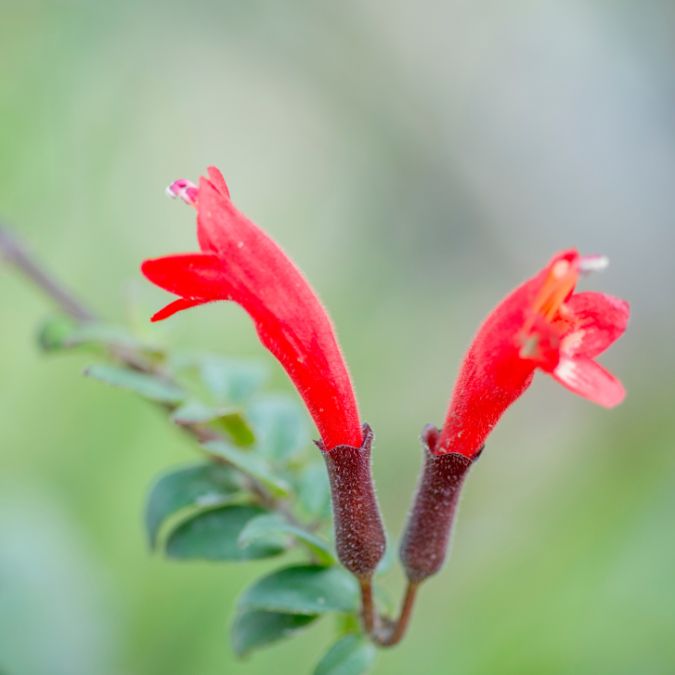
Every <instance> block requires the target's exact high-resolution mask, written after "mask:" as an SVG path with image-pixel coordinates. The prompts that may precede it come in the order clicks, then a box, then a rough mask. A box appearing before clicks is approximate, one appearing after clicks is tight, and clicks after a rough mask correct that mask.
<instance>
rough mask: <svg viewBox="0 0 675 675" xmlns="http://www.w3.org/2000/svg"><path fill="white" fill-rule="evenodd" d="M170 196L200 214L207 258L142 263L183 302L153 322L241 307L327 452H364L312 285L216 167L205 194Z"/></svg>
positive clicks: (340, 363) (184, 187)
mask: <svg viewBox="0 0 675 675" xmlns="http://www.w3.org/2000/svg"><path fill="white" fill-rule="evenodd" d="M167 191H168V193H169V195H170V196H172V197H180V198H181V199H183V201H185V202H186V203H188V204H191V205H193V206H195V207H196V209H197V239H198V241H199V247H200V249H201V252H200V253H185V254H179V255H171V256H167V257H164V258H156V259H154V260H146V261H145V262H144V263H143V264H142V266H141V271H142V272H143V274H144V275H145V276H146V277H147V278H148V279H149V280H150V281H152V282H153V283H154V284H156V285H157V286H160V287H161V288H163V289H165V290H167V291H169V292H170V293H173V294H175V295H177V296H179V298H178V299H177V300H175V301H174V302H172V303H170V304H169V305H167V306H166V307H165V308H164V309H162V310H160V311H159V312H157V313H156V314H155V315H154V316H153V317H152V320H153V321H160V320H162V319H166V318H167V317H169V316H171V315H172V314H175V313H176V312H179V311H181V310H183V309H188V308H190V307H194V306H196V305H201V304H203V303H206V302H212V301H215V300H233V301H234V302H236V303H238V304H240V305H241V306H242V307H243V308H244V309H245V310H246V311H247V312H248V314H249V315H250V316H251V318H252V319H253V322H254V324H255V327H256V329H257V331H258V335H259V337H260V340H261V342H262V343H263V344H264V345H265V347H267V349H269V350H270V351H271V352H272V354H274V356H275V357H276V358H277V359H278V360H279V362H280V363H281V365H282V366H283V367H284V369H285V370H286V372H287V373H288V375H289V377H290V378H291V380H292V381H293V383H294V384H295V386H296V387H297V389H298V391H299V393H300V395H301V396H302V398H303V399H304V401H305V404H306V405H307V408H308V409H309V412H310V414H311V416H312V418H313V419H314V422H315V424H316V426H317V428H318V430H319V433H320V435H321V438H322V441H323V446H324V447H325V448H326V449H327V450H331V449H332V448H334V447H335V446H338V445H350V446H356V447H359V446H360V445H361V444H362V442H363V436H362V430H361V423H360V420H359V412H358V408H357V404H356V397H355V395H354V390H353V387H352V383H351V380H350V377H349V373H348V371H347V367H346V364H345V361H344V358H343V356H342V353H341V351H340V347H339V345H338V342H337V339H336V337H335V332H334V330H333V326H332V324H331V321H330V319H329V317H328V315H327V314H326V311H325V310H324V308H323V306H322V305H321V303H320V301H319V299H318V298H317V296H316V294H315V293H314V291H313V290H312V288H311V287H310V285H309V283H308V282H307V281H306V279H305V278H304V277H303V276H302V274H301V273H300V271H299V270H298V269H297V268H296V267H295V265H294V264H293V263H292V262H291V261H290V260H289V258H288V257H287V256H286V254H285V253H284V252H283V251H282V250H281V248H280V247H279V246H278V245H277V244H276V243H275V242H274V241H272V239H270V237H268V236H267V234H265V233H264V232H263V231H262V230H261V229H260V228H258V227H257V226H256V225H255V224H254V223H252V222H251V221H250V220H249V219H248V218H246V216H244V215H243V214H242V213H240V212H239V211H238V210H237V209H236V208H235V206H234V205H233V204H232V201H231V200H230V193H229V190H228V188H227V185H226V183H225V180H224V178H223V176H222V174H221V173H220V171H218V169H216V168H215V167H209V169H208V178H205V177H202V178H201V179H200V182H199V186H198V187H197V186H196V185H194V184H192V183H190V182H189V181H187V180H179V181H176V182H175V183H173V184H172V185H171V186H169V188H168V190H167Z"/></svg>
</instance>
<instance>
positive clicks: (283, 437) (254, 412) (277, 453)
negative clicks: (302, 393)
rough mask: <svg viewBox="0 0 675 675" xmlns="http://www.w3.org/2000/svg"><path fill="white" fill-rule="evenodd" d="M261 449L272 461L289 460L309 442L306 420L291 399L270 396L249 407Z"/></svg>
mask: <svg viewBox="0 0 675 675" xmlns="http://www.w3.org/2000/svg"><path fill="white" fill-rule="evenodd" d="M248 416H249V418H250V420H251V423H252V424H253V428H254V429H255V432H256V437H257V439H258V443H257V445H258V447H259V448H260V451H261V452H262V453H263V454H264V455H266V456H267V457H269V458H270V459H271V460H276V461H278V462H279V461H281V462H286V461H288V460H289V459H292V458H294V457H296V456H297V455H298V454H299V453H301V452H302V451H303V450H305V449H306V448H307V446H308V444H309V441H310V439H309V432H308V429H307V419H306V417H305V414H304V412H303V410H302V408H301V407H300V406H299V405H298V404H297V403H296V402H295V401H293V400H292V399H289V398H284V397H281V396H268V397H265V398H262V399H258V400H257V401H255V403H253V404H252V405H251V406H250V407H249V408H248Z"/></svg>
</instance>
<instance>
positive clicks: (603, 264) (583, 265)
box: [579, 255, 609, 273]
mask: <svg viewBox="0 0 675 675" xmlns="http://www.w3.org/2000/svg"><path fill="white" fill-rule="evenodd" d="M607 267H609V258H608V257H607V256H606V255H586V256H581V257H580V258H579V271H580V272H582V273H589V272H602V270H604V269H607Z"/></svg>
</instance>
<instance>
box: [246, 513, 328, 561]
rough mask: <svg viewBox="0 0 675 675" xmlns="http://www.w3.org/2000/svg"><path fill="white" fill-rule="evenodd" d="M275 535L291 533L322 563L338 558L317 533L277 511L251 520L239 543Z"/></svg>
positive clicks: (248, 542)
mask: <svg viewBox="0 0 675 675" xmlns="http://www.w3.org/2000/svg"><path fill="white" fill-rule="evenodd" d="M275 535H290V536H292V537H293V538H295V539H297V540H299V541H301V542H303V543H304V544H306V545H307V547H308V548H309V549H310V551H311V552H312V553H313V554H314V557H315V558H316V560H317V562H319V563H321V564H322V565H334V564H335V562H336V560H335V556H334V555H333V553H332V551H331V549H330V546H329V545H328V543H327V542H325V541H324V540H323V539H320V538H319V537H317V536H316V535H315V534H312V533H311V532H307V531H306V530H303V529H302V528H300V527H297V526H296V525H292V524H291V523H289V522H288V521H287V520H286V519H285V518H284V517H283V516H280V515H279V514H276V513H270V514H265V515H262V516H258V517H257V518H253V520H250V521H249V522H248V524H247V525H246V527H245V528H244V529H243V530H242V533H241V534H240V535H239V544H240V545H241V546H249V545H250V544H251V543H252V542H255V541H258V540H260V539H268V538H270V537H273V536H275Z"/></svg>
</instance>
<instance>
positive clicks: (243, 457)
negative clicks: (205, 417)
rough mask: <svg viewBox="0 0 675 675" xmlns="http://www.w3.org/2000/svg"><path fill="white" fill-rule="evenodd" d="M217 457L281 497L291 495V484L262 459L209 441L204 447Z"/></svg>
mask: <svg viewBox="0 0 675 675" xmlns="http://www.w3.org/2000/svg"><path fill="white" fill-rule="evenodd" d="M202 447H203V448H204V449H205V450H206V451H207V452H208V453H210V454H211V455H214V456H215V457H220V458H222V459H226V460H227V461H228V462H229V463H230V464H232V466H236V467H237V469H239V470H240V471H243V472H244V473H246V474H248V475H249V476H252V477H253V478H255V479H256V480H259V481H260V482H261V483H263V485H265V487H267V488H268V489H269V490H270V491H271V492H273V493H274V494H275V495H277V496H279V497H286V496H288V494H289V493H290V486H289V484H288V483H287V482H286V481H285V480H283V479H281V478H278V477H277V476H275V475H274V473H273V471H272V469H271V467H270V466H269V464H268V463H267V462H266V461H265V460H264V459H263V458H262V457H258V456H256V455H253V454H251V453H250V452H244V451H242V450H238V449H237V448H234V447H232V446H231V445H228V444H227V443H225V442H224V441H209V442H207V443H204V445H203V446H202Z"/></svg>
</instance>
